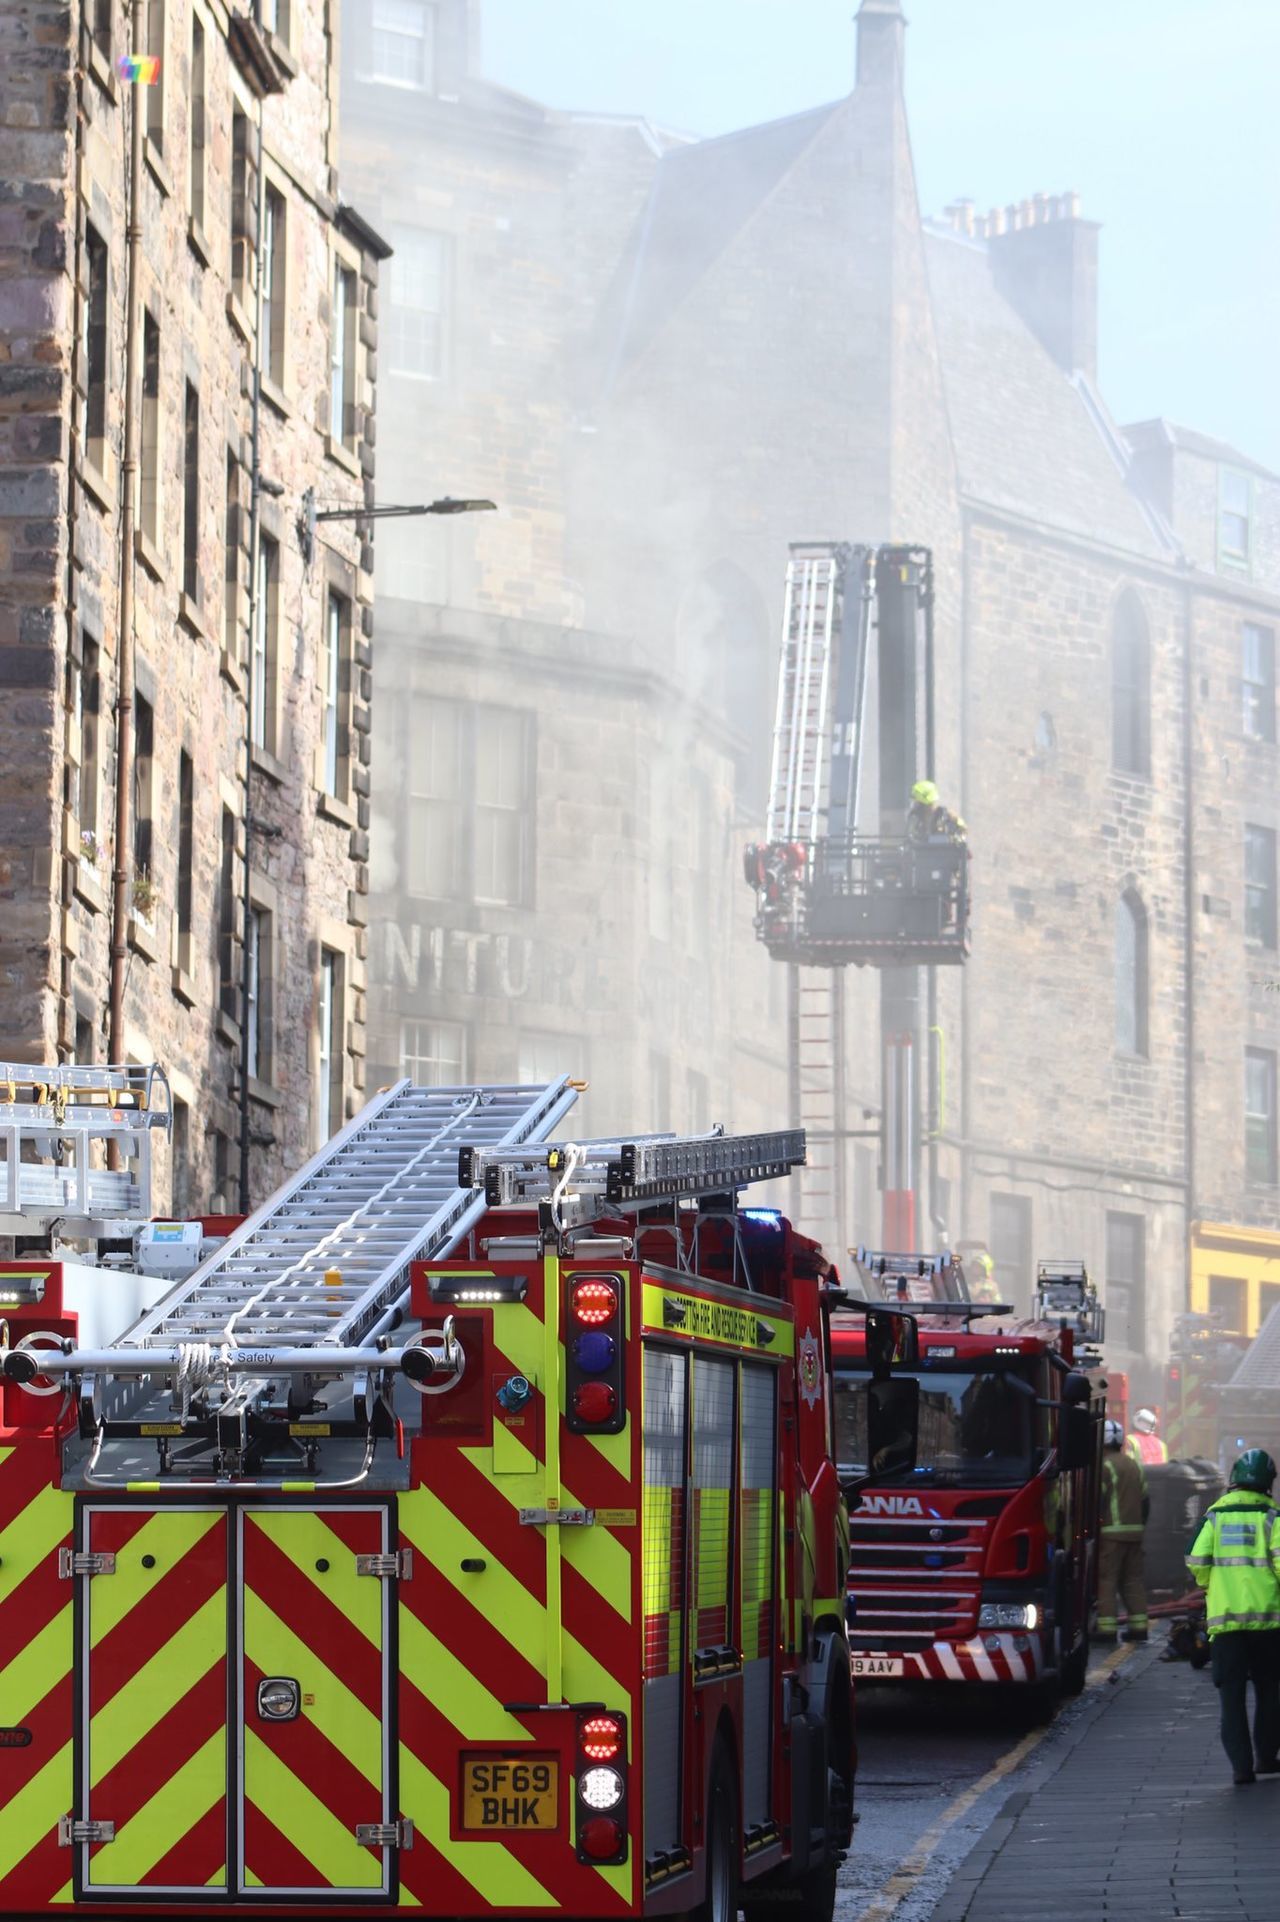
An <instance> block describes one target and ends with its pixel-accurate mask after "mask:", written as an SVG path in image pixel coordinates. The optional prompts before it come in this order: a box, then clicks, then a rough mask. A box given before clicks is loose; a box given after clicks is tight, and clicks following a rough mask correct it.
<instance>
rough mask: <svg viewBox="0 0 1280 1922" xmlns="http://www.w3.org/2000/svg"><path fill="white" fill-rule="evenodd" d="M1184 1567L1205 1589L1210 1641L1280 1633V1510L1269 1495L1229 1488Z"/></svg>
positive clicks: (1211, 1511) (1209, 1515) (1209, 1514)
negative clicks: (1244, 1633)
mask: <svg viewBox="0 0 1280 1922" xmlns="http://www.w3.org/2000/svg"><path fill="white" fill-rule="evenodd" d="M1187 1567H1188V1568H1189V1569H1190V1570H1191V1574H1192V1577H1193V1579H1194V1580H1195V1581H1196V1582H1197V1583H1198V1585H1199V1586H1200V1587H1201V1588H1203V1589H1207V1590H1208V1601H1207V1607H1206V1617H1207V1619H1206V1626H1207V1628H1208V1630H1209V1635H1210V1638H1212V1637H1213V1636H1215V1635H1227V1634H1230V1633H1231V1632H1232V1631H1233V1630H1235V1629H1266V1628H1275V1629H1280V1509H1278V1508H1277V1507H1276V1505H1275V1503H1274V1502H1273V1500H1272V1499H1271V1497H1270V1495H1261V1494H1259V1493H1258V1492H1257V1491H1256V1490H1254V1489H1252V1488H1229V1489H1228V1490H1227V1492H1226V1494H1225V1495H1220V1496H1219V1497H1218V1500H1217V1501H1216V1502H1215V1503H1214V1504H1213V1506H1212V1508H1210V1509H1208V1510H1207V1511H1206V1513H1205V1518H1204V1520H1203V1521H1202V1522H1201V1524H1200V1530H1199V1533H1198V1534H1197V1536H1196V1538H1195V1540H1194V1542H1192V1544H1191V1552H1190V1554H1189V1555H1188V1556H1187Z"/></svg>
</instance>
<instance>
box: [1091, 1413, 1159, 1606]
mask: <svg viewBox="0 0 1280 1922" xmlns="http://www.w3.org/2000/svg"><path fill="white" fill-rule="evenodd" d="M1102 1445H1103V1449H1104V1451H1105V1452H1104V1455H1103V1460H1102V1541H1101V1543H1100V1545H1099V1549H1098V1640H1099V1641H1100V1642H1114V1641H1115V1639H1116V1633H1117V1628H1118V1623H1117V1620H1116V1607H1117V1602H1116V1598H1117V1595H1118V1596H1119V1597H1120V1599H1121V1600H1123V1602H1124V1606H1125V1613H1126V1614H1127V1615H1128V1618H1129V1640H1130V1641H1131V1642H1145V1641H1146V1639H1147V1633H1148V1628H1149V1624H1148V1621H1147V1585H1146V1581H1145V1579H1144V1577H1143V1569H1142V1531H1143V1529H1144V1528H1145V1527H1146V1525H1147V1513H1148V1510H1149V1508H1150V1502H1149V1500H1148V1497H1147V1472H1146V1470H1145V1468H1144V1467H1143V1466H1142V1463H1141V1462H1138V1461H1135V1460H1134V1459H1133V1456H1132V1455H1127V1454H1126V1453H1125V1447H1124V1429H1123V1428H1122V1427H1121V1426H1120V1423H1119V1422H1118V1421H1109V1422H1106V1423H1105V1424H1104V1425H1103V1430H1102Z"/></svg>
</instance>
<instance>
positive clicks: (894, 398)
mask: <svg viewBox="0 0 1280 1922" xmlns="http://www.w3.org/2000/svg"><path fill="white" fill-rule="evenodd" d="M478 16H479V7H478V4H477V3H476V0H470V4H463V0H434V3H433V0H394V4H393V0H353V4H352V5H351V6H350V7H349V9H348V11H347V14H346V16H345V27H346V33H347V40H346V44H345V49H344V132H343V137H344V143H345V144H344V164H345V165H346V166H347V168H348V170H349V172H350V175H351V177H352V179H353V180H354V181H355V182H357V183H358V191H359V197H360V199H361V204H362V205H365V206H367V209H368V211H369V213H370V217H371V218H372V219H374V221H375V223H376V224H378V225H379V227H380V228H385V229H386V230H388V231H389V232H390V234H391V237H392V238H393V239H394V242H395V248H396V251H395V255H394V258H393V260H392V262H391V264H390V275H389V287H387V288H384V294H383V307H382V312H381V334H382V341H383V351H382V354H381V369H380V371H381V373H382V375H383V380H384V383H389V384H390V387H391V391H392V395H393V404H392V407H391V408H390V409H386V410H384V413H385V415H386V416H387V417H388V418H387V419H386V421H385V426H384V434H383V443H382V446H381V448H380V456H381V472H382V473H383V474H385V475H388V476H392V477H393V480H392V482H391V483H390V485H391V487H392V489H393V491H397V492H404V491H405V490H408V492H409V494H410V495H411V497H413V498H418V499H422V498H430V497H431V496H432V495H435V494H439V493H442V492H453V493H457V494H475V493H479V494H489V495H491V496H492V497H493V498H494V499H495V500H497V501H498V502H499V508H500V511H499V513H498V514H497V515H495V516H491V517H486V518H485V519H484V520H483V521H481V520H479V519H477V520H475V521H464V520H459V521H456V522H453V523H442V524H441V526H442V527H444V528H446V529H447V532H444V533H442V534H440V535H438V536H437V535H436V534H434V533H433V534H431V535H429V536H428V537H427V538H425V539H422V538H418V537H414V538H413V539H410V538H408V537H407V536H406V537H402V538H401V540H400V543H399V545H397V546H395V547H393V546H392V545H391V543H389V542H388V543H386V544H384V545H383V546H382V547H380V551H379V568H380V569H383V570H385V571H384V572H383V573H382V574H381V575H380V582H379V584H380V589H382V590H383V591H385V592H386V593H387V595H388V601H387V603H386V608H387V615H388V619H387V625H386V630H385V632H386V633H387V634H388V636H389V638H388V639H387V641H386V644H385V651H380V666H379V672H380V674H384V675H385V679H384V680H383V681H382V682H381V684H380V688H379V700H378V703H377V705H376V709H375V739H374V770H375V789H374V792H375V856H374V860H375V866H374V880H373V894H372V897H371V957H372V959H371V967H372V976H371V984H370V986H371V1012H370V1030H371V1036H370V1048H371V1054H372V1057H373V1059H374V1060H375V1061H376V1063H377V1072H378V1074H379V1075H380V1076H383V1075H385V1074H387V1073H390V1072H392V1071H393V1070H394V1069H396V1068H398V1067H401V1066H403V1067H407V1068H409V1069H410V1070H411V1071H412V1072H414V1073H417V1074H420V1075H422V1076H424V1077H426V1078H432V1077H435V1078H438V1079H442V1080H443V1079H452V1078H454V1077H456V1076H457V1075H459V1074H462V1075H467V1074H472V1073H474V1074H477V1075H481V1074H483V1075H489V1074H501V1075H507V1074H515V1073H525V1072H534V1071H541V1070H543V1069H547V1068H555V1067H560V1068H563V1069H568V1070H570V1071H579V1072H582V1073H583V1074H585V1075H586V1076H588V1077H589V1078H590V1080H591V1083H592V1094H591V1095H590V1097H589V1098H588V1100H589V1104H590V1105H589V1106H588V1109H587V1114H588V1116H589V1125H590V1126H591V1127H593V1128H595V1127H597V1126H599V1127H600V1128H601V1129H603V1128H604V1127H612V1126H615V1125H619V1126H630V1127H635V1126H640V1125H646V1124H648V1125H654V1126H656V1125H659V1124H660V1123H662V1122H673V1123H675V1124H676V1125H678V1126H685V1125H697V1124H698V1123H699V1122H700V1121H702V1120H703V1119H707V1118H709V1119H722V1120H724V1121H726V1122H727V1123H730V1124H731V1125H735V1126H752V1125H764V1124H765V1123H766V1122H769V1121H773V1122H776V1121H777V1120H778V1119H779V1118H780V1117H782V1116H784V1115H785V1113H786V1103H787V1078H786V1072H785V1062H786V1057H787V1034H786V1032H785V1027H786V1019H785V1007H786V1002H785V996H784V995H783V994H782V993H781V991H780V984H779V983H778V982H777V980H776V972H777V970H776V968H775V964H772V963H770V962H769V961H768V960H767V958H765V957H764V955H763V951H762V950H761V949H759V947H758V946H757V945H756V944H755V943H754V942H753V941H752V938H751V931H750V925H749V909H750V901H749V898H747V899H746V900H744V899H743V896H744V894H745V890H744V889H743V887H742V883H741V880H740V878H739V872H738V865H739V853H740V847H741V843H742V842H743V841H744V840H746V839H749V838H752V837H753V836H754V835H756V834H758V832H759V830H760V827H761V825H762V823H761V810H762V788H763V784H764V777H765V772H766V768H767V754H768V735H769V729H770V722H771V711H770V710H771V697H772V682H773V676H774V662H775V659H776V649H777V639H776V636H777V632H778V627H779V622H780V615H781V599H782V580H783V573H784V568H785V561H786V553H787V547H788V543H790V542H792V541H798V540H805V539H815V538H817V539H847V540H864V541H882V540H886V539H888V540H894V541H905V542H918V543H923V544H926V545H928V546H929V547H930V548H931V549H932V551H933V555H934V564H935V569H936V580H937V607H936V648H937V688H936V713H937V753H936V766H935V769H934V773H935V775H936V778H937V780H938V782H939V784H940V786H941V787H942V789H943V791H944V795H945V796H946V798H948V799H950V800H951V801H952V802H953V803H954V804H955V805H956V806H957V807H958V808H959V810H960V812H961V813H962V814H963V815H964V817H965V819H966V821H967V823H968V828H969V838H970V845H971V849H972V856H973V859H972V887H973V899H974V908H973V952H972V955H971V958H970V960H969V962H968V963H967V965H966V966H965V967H964V968H963V969H953V970H940V971H939V981H938V991H937V1012H936V1021H934V1022H933V1024H932V1025H933V1026H934V1028H935V1032H934V1033H933V1034H932V1035H931V1036H930V1037H928V1043H929V1045H926V1044H925V1037H923V1036H922V1037H920V1040H921V1047H920V1049H919V1054H920V1057H921V1058H922V1059H924V1058H926V1057H927V1058H928V1060H929V1061H930V1063H931V1064H932V1068H933V1073H932V1075H931V1077H930V1081H929V1085H927V1086H926V1087H925V1088H923V1089H922V1091H921V1101H920V1112H921V1122H922V1126H923V1127H925V1128H926V1129H927V1130H928V1133H929V1134H930V1136H931V1137H932V1139H931V1144H930V1145H931V1149H932V1152H931V1153H929V1154H928V1155H927V1156H925V1155H922V1156H921V1160H922V1164H923V1165H924V1166H925V1167H927V1168H932V1169H933V1170H934V1171H935V1173H934V1178H933V1180H932V1184H931V1186H930V1185H929V1184H927V1183H926V1188H925V1192H924V1194H923V1196H922V1206H921V1210H920V1219H921V1220H922V1222H927V1223H928V1224H929V1226H928V1227H927V1228H926V1229H923V1230H922V1238H923V1239H924V1240H925V1241H926V1242H928V1243H930V1244H933V1245H936V1244H937V1243H940V1242H942V1241H943V1240H949V1241H952V1242H968V1243H977V1244H980V1245H984V1246H987V1247H989V1248H990V1250H991V1253H992V1254H993V1256H994V1258H995V1261H996V1265H997V1270H998V1275H999V1279H1000V1282H1001V1285H1002V1290H1004V1291H1007V1293H1008V1295H1009V1297H1010V1298H1011V1299H1012V1300H1014V1301H1015V1302H1017V1303H1019V1304H1020V1305H1025V1304H1026V1303H1027V1302H1028V1300H1029V1296H1030V1292H1031V1286H1032V1280H1033V1276H1034V1269H1035V1263H1036V1261H1037V1260H1038V1259H1042V1258H1063V1257H1083V1258H1084V1259H1085V1260H1086V1262H1087V1264H1088V1266H1089V1268H1090V1270H1091V1271H1092V1272H1093V1273H1094V1274H1095V1275H1096V1276H1097V1277H1098V1278H1099V1279H1100V1281H1101V1283H1102V1286H1103V1293H1104V1299H1105V1302H1106V1306H1107V1309H1108V1313H1109V1318H1110V1319H1109V1341H1108V1354H1109V1358H1110V1359H1111V1361H1112V1363H1113V1365H1115V1366H1119V1367H1127V1368H1128V1369H1129V1371H1130V1373H1131V1374H1132V1376H1133V1378H1134V1385H1135V1388H1136V1389H1137V1391H1138V1392H1139V1393H1143V1394H1152V1393H1156V1392H1157V1383H1158V1381H1159V1369H1160V1366H1161V1365H1162V1361H1163V1357H1164V1354H1165V1353H1166V1351H1167V1347H1168V1341H1169V1335H1170V1330H1171V1327H1172V1324H1173V1321H1174V1318H1175V1317H1176V1316H1177V1315H1178V1314H1179V1313H1180V1312H1181V1311H1182V1310H1183V1309H1184V1308H1185V1307H1187V1306H1188V1304H1189V1302H1191V1303H1193V1304H1194V1305H1195V1306H1196V1307H1209V1308H1212V1309H1214V1310H1215V1311H1216V1312H1218V1313H1219V1314H1220V1315H1221V1316H1222V1317H1223V1320H1224V1322H1225V1324H1226V1326H1228V1327H1229V1328H1231V1327H1239V1328H1241V1329H1245V1330H1247V1329H1249V1328H1252V1327H1254V1326H1256V1324H1257V1319H1258V1316H1259V1314H1260V1313H1261V1312H1263V1311H1264V1310H1265V1309H1266V1308H1267V1307H1268V1306H1269V1305H1270V1301H1271V1299H1273V1297H1271V1296H1269V1294H1268V1280H1267V1271H1268V1263H1269V1262H1270V1261H1273V1260H1274V1258H1275V1256H1276V1255H1277V1254H1280V1168H1278V1165H1277V1055H1278V1052H1280V995H1278V994H1277V992H1276V986H1277V980H1280V956H1278V955H1277V952H1276V950H1277V938H1278V937H1277V906H1276V902H1277V867H1276V848H1277V834H1278V833H1280V818H1277V816H1278V806H1277V803H1276V799H1275V797H1276V793H1277V782H1276V772H1277V768H1276V754H1277V747H1276V687H1275V628H1276V613H1277V609H1278V608H1280V482H1277V480H1276V478H1275V477H1274V476H1272V475H1271V474H1269V473H1268V472H1267V471H1266V470H1264V469H1263V468H1262V467H1260V466H1259V464H1258V463H1257V462H1256V461H1254V460H1252V459H1250V458H1249V457H1248V455H1247V454H1246V453H1242V452H1239V451H1237V450H1235V449H1232V448H1230V447H1227V446H1223V445H1221V444H1219V443H1217V442H1215V441H1214V440H1212V439H1210V438H1208V437H1206V436H1205V435H1203V434H1200V433H1196V432H1192V431H1190V430H1188V429H1184V428H1181V427H1176V426H1173V425H1171V424H1169V423H1166V422H1164V421H1153V422H1146V423H1142V424H1139V425H1133V426H1129V427H1126V426H1124V425H1123V424H1120V423H1117V422H1116V421H1115V420H1114V419H1113V418H1112V416H1111V415H1110V413H1109V412H1108V409H1107V406H1106V403H1105V399H1104V397H1103V396H1102V394H1101V393H1100V391H1099V388H1098V384H1097V272H1098V267H1097V231H1098V230H1097V227H1096V225H1095V224H1094V222H1093V221H1091V220H1090V219H1088V218H1086V217H1085V216H1084V213H1083V212H1082V210H1081V208H1080V206H1079V204H1078V202H1077V199H1076V197H1075V196H1074V195H1073V194H1070V193H1067V194H1052V195H1044V194H1036V195H1035V196H1033V197H1032V198H1030V199H1022V198H1019V199H1017V200H1015V201H1014V202H1013V203H1012V204H1010V205H1009V206H1006V207H1002V208H999V209H996V210H993V211H992V212H990V213H984V214H979V213H978V212H977V211H976V210H975V209H974V208H973V207H972V206H971V205H970V204H968V203H966V202H957V203H955V204H954V205H952V206H951V207H950V208H948V209H947V210H946V212H945V214H944V215H943V216H942V217H940V218H938V219H927V218H924V217H923V216H922V214H921V211H920V208H919V205H918V199H917V194H916V189H915V182H914V176H913V170H912V162H911V149H910V139H909V132H908V128H907V123H906V115H905V108H904V104H903V93H902V78H903V63H904V58H905V38H906V35H905V22H904V19H903V16H902V12H901V8H900V6H899V4H898V0H863V4H862V6H861V9H860V12H859V16H858V33H857V48H856V82H855V85H854V87H853V89H852V91H851V92H850V93H849V94H848V95H847V96H846V97H843V98H841V99H838V100H836V101H834V102H833V103H831V104H829V105H825V106H819V107H815V108H814V109H813V110H812V111H810V112H807V113H802V114H799V115H797V116H795V117H793V118H791V119H788V120H786V121H781V122H777V123H773V124H771V125H768V126H763V127H757V128H750V129H746V130H744V131H742V132H740V133H736V134H732V135H729V136H727V137H725V138H722V139H716V140H708V141H692V140H687V139H683V138H676V137H674V136H671V135H668V134H665V133H663V132H661V131H660V130H657V129H655V128H653V127H652V126H650V125H648V124H647V123H645V122H643V121H640V120H637V121H633V122H620V121H617V120H610V119H606V118H603V117H598V116H592V115H590V114H589V113H586V112H581V113H576V114H566V113H557V112H551V111H549V110H545V109H543V108H541V107H539V106H537V105H536V104H535V103H532V102H530V101H528V100H526V99H523V98H520V97H518V96H516V95H513V94H511V93H510V92H507V91H505V90H503V89H502V88H499V87H497V86H494V85H493V84H492V83H490V82H488V81H486V80H485V78H484V77H483V73H482V71H481V68H480V62H479V54H478ZM639 104H642V103H639ZM1030 184H1031V183H1024V182H1016V183H1012V182H1011V186H1013V187H1014V188H1015V190H1016V191H1017V192H1018V193H1019V194H1021V193H1024V192H1025V191H1026V188H1027V186H1028V185H1030ZM1089 211H1090V212H1094V211H1102V210H1092V209H1091V210H1089ZM380 649H381V643H380ZM384 766H385V767H386V769H387V779H386V780H385V781H384V780H383V777H382V769H383V767H384ZM846 1004H847V1005H846V1023H845V1027H846V1037H847V1052H848V1061H847V1068H848V1086H849V1089H850V1097H849V1109H848V1112H847V1114H846V1116H845V1121H846V1125H847V1127H848V1129H849V1131H850V1139H849V1140H848V1141H847V1142H846V1151H847V1153H848V1157H849V1175H850V1180H849V1191H850V1192H851V1194H852V1196H853V1198H854V1200H853V1209H852V1214H853V1218H852V1219H851V1220H849V1221H848V1222H846V1223H845V1224H844V1230H843V1233H842V1234H841V1236H840V1240H841V1241H842V1242H845V1243H847V1242H855V1241H859V1240H863V1241H868V1242H871V1243H872V1244H874V1243H875V1242H876V1241H877V1239H878V1233H879V1229H878V1212H877V1201H878V1197H877V1196H876V1194H875V1186H876V1173H877V1168H876V1156H875V1153H874V1147H873V1145H869V1143H868V1140H867V1138H866V1137H867V1131H868V1129H874V1127H875V1125H876V1120H877V1116H878V1108H879V1079H880V1075H879V1061H878V1047H879V1040H878V1036H879V1022H878V996H877V984H876V982H875V981H874V979H872V978H871V977H870V974H869V972H864V973H860V974H854V973H853V971H851V978H850V979H849V981H848V983H847V995H846ZM1270 1272H1271V1273H1272V1274H1274V1273H1275V1272H1276V1271H1275V1270H1274V1268H1272V1269H1271V1270H1270Z"/></svg>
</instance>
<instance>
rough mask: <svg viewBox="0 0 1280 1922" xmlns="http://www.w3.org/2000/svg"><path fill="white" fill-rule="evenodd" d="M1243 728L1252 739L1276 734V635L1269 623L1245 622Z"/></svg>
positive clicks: (1265, 738) (1256, 739)
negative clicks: (1267, 624) (1260, 624)
mask: <svg viewBox="0 0 1280 1922" xmlns="http://www.w3.org/2000/svg"><path fill="white" fill-rule="evenodd" d="M1243 652H1244V673H1243V676H1242V680H1243V691H1244V731H1245V733H1246V734H1248V735H1249V736H1250V737H1251V738H1252V739H1253V740H1255V741H1274V740H1275V738H1276V637H1275V633H1274V632H1273V630H1272V629H1271V628H1269V627H1258V626H1256V625H1255V624H1254V622H1252V621H1246V622H1245V624H1244V650H1243Z"/></svg>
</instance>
